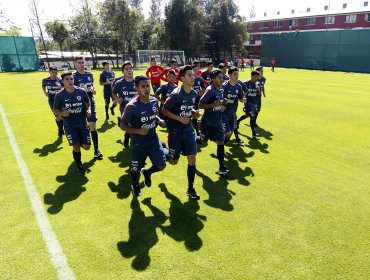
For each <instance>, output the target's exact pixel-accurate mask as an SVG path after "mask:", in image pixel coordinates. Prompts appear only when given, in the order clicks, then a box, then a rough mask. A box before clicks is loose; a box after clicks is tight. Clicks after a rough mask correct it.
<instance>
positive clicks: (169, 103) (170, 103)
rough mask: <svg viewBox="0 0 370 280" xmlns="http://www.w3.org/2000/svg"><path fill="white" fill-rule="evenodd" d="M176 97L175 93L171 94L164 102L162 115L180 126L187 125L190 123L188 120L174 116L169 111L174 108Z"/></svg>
mask: <svg viewBox="0 0 370 280" xmlns="http://www.w3.org/2000/svg"><path fill="white" fill-rule="evenodd" d="M177 96H178V95H177V94H176V93H171V95H170V97H168V98H167V100H166V102H164V105H163V108H162V114H163V115H164V116H165V117H167V118H169V119H173V120H175V121H178V122H180V123H182V124H188V123H189V122H190V118H188V117H182V116H179V115H176V114H175V113H172V112H171V111H170V110H171V109H172V108H174V107H175V106H176V103H177Z"/></svg>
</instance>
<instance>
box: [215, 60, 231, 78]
mask: <svg viewBox="0 0 370 280" xmlns="http://www.w3.org/2000/svg"><path fill="white" fill-rule="evenodd" d="M218 69H220V70H221V73H222V75H223V76H224V82H226V81H228V80H229V79H230V78H229V77H228V76H227V75H226V71H227V66H226V65H225V64H223V63H220V64H219V65H218Z"/></svg>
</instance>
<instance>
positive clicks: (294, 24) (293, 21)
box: [289, 19, 298, 26]
mask: <svg viewBox="0 0 370 280" xmlns="http://www.w3.org/2000/svg"><path fill="white" fill-rule="evenodd" d="M289 26H298V19H291V20H289Z"/></svg>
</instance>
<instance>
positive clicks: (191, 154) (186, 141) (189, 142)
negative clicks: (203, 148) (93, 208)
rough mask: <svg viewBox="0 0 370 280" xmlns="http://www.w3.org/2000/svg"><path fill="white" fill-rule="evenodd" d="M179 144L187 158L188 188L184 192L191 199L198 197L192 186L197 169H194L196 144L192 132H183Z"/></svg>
mask: <svg viewBox="0 0 370 280" xmlns="http://www.w3.org/2000/svg"><path fill="white" fill-rule="evenodd" d="M181 144H182V153H183V155H185V156H187V158H188V170H187V177H188V189H187V190H186V194H187V195H188V196H189V197H191V198H193V199H199V198H200V196H199V195H198V194H197V192H196V191H195V188H194V179H195V173H196V170H197V169H196V154H197V144H196V142H195V135H194V132H193V131H192V133H186V131H185V133H184V134H183V141H182V143H181Z"/></svg>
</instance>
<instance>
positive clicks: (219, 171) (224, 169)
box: [217, 166, 230, 175]
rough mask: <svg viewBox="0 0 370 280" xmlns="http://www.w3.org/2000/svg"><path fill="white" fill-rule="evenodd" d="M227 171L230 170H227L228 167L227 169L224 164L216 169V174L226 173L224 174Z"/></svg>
mask: <svg viewBox="0 0 370 280" xmlns="http://www.w3.org/2000/svg"><path fill="white" fill-rule="evenodd" d="M229 172H230V170H229V169H227V168H226V167H225V166H223V167H220V168H219V169H218V172H217V174H218V175H226V174H228V173H229Z"/></svg>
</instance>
